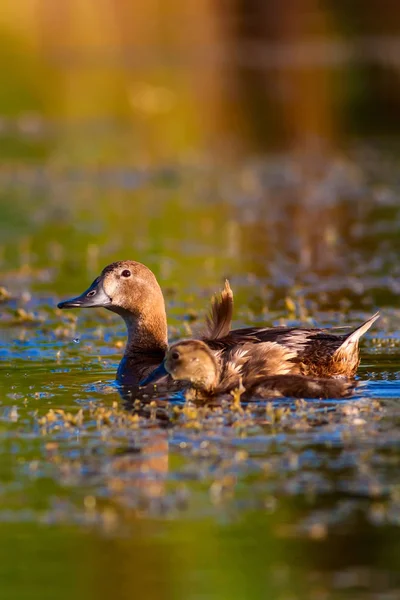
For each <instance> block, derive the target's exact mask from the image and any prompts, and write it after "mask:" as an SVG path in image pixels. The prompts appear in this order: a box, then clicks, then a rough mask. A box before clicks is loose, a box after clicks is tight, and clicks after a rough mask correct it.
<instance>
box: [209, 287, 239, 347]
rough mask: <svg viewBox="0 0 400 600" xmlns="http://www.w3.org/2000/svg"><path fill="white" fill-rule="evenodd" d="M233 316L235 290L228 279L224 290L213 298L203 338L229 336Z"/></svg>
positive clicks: (214, 338)
mask: <svg viewBox="0 0 400 600" xmlns="http://www.w3.org/2000/svg"><path fill="white" fill-rule="evenodd" d="M232 317H233V292H232V290H231V286H230V285H229V281H228V280H227V279H226V280H225V286H224V289H223V290H222V292H221V293H220V294H215V295H214V296H213V297H212V299H211V311H210V314H209V315H208V317H207V319H206V327H205V332H204V335H203V339H212V340H217V339H220V338H223V337H225V336H227V335H228V334H229V332H230V330H231V325H232Z"/></svg>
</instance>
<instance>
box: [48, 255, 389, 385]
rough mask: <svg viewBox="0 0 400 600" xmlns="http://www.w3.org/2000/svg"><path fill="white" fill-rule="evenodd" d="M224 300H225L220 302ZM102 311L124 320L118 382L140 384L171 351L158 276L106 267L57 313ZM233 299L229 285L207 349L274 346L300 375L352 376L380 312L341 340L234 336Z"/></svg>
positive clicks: (266, 333)
mask: <svg viewBox="0 0 400 600" xmlns="http://www.w3.org/2000/svg"><path fill="white" fill-rule="evenodd" d="M222 298H223V299H222ZM92 307H104V308H106V309H107V310H110V311H112V312H115V313H117V314H119V315H120V316H121V317H122V318H123V319H124V321H125V324H126V327H127V331H128V340H127V344H126V348H125V353H124V356H123V358H122V360H121V363H120V365H119V368H118V371H117V381H119V382H120V383H123V384H126V385H138V384H139V383H140V382H141V381H142V380H143V379H144V378H146V377H147V376H148V375H149V374H150V372H151V371H152V370H154V368H155V367H157V366H158V365H160V363H161V362H162V361H163V358H164V355H165V353H166V351H167V349H168V338H167V318H166V311H165V303H164V297H163V294H162V291H161V288H160V286H159V284H158V282H157V279H156V277H155V276H154V274H153V273H152V271H150V269H148V268H147V267H146V266H145V265H143V264H141V263H139V262H136V261H132V260H127V261H120V262H115V263H112V264H110V265H108V266H107V267H105V268H104V269H103V271H102V273H101V274H100V275H99V276H98V277H97V278H96V279H95V280H94V282H93V283H92V285H91V286H90V287H89V288H88V289H87V290H86V291H85V292H84V293H83V294H81V295H80V296H78V297H76V298H73V299H71V300H65V301H63V302H60V303H59V304H58V308H62V309H65V308H92ZM232 311H233V294H232V291H231V290H230V287H229V284H226V286H225V296H222V297H221V299H220V300H219V301H218V300H215V305H214V306H213V309H212V315H211V317H210V319H209V322H208V326H207V328H206V331H205V332H204V334H203V335H202V336H201V338H202V340H203V341H204V342H206V344H207V345H208V346H209V348H210V349H211V350H212V351H214V352H219V354H220V356H221V358H222V359H223V360H228V356H229V353H230V352H231V351H232V349H237V350H239V349H240V348H241V347H242V346H244V345H245V344H246V345H247V344H251V345H254V353H252V354H253V359H255V358H256V357H257V348H259V345H260V344H263V343H265V342H276V343H277V344H279V345H281V346H283V347H285V348H286V349H287V350H288V351H290V352H291V353H293V356H294V358H293V359H290V365H291V372H292V373H293V374H297V373H300V374H302V375H311V376H320V377H336V376H346V377H352V376H354V375H355V373H356V371H357V367H358V364H359V362H360V357H359V349H358V342H359V339H360V337H361V336H362V335H363V334H364V333H365V332H366V331H367V330H368V329H369V328H370V327H371V325H372V324H373V323H374V322H375V321H376V319H378V317H379V314H378V313H376V314H375V315H373V316H372V317H371V318H370V319H368V320H367V321H366V322H365V323H363V324H362V325H360V327H358V328H357V329H355V330H354V331H352V332H350V333H347V334H344V335H337V334H333V333H331V332H330V331H329V330H326V329H310V328H298V327H261V328H257V327H249V328H245V329H236V330H233V331H231V330H230V326H231V319H232Z"/></svg>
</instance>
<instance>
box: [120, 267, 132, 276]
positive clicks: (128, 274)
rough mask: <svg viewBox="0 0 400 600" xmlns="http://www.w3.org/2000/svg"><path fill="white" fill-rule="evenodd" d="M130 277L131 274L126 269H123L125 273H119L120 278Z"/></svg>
mask: <svg viewBox="0 0 400 600" xmlns="http://www.w3.org/2000/svg"><path fill="white" fill-rule="evenodd" d="M131 275H132V273H131V272H130V271H129V270H128V269H125V271H122V273H121V277H130V276H131Z"/></svg>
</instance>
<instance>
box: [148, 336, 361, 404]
mask: <svg viewBox="0 0 400 600" xmlns="http://www.w3.org/2000/svg"><path fill="white" fill-rule="evenodd" d="M264 344H265V345H267V344H268V345H269V346H270V348H269V349H267V348H265V349H264V351H265V352H266V353H270V354H272V355H273V354H274V353H278V354H279V352H280V347H279V345H278V344H276V342H265V343H264ZM254 348H255V347H254V346H252V347H249V348H248V349H247V350H244V349H237V350H234V351H232V352H231V353H230V357H229V360H223V359H222V358H221V353H214V352H212V350H210V348H209V346H208V345H207V344H206V343H204V342H202V341H200V340H184V341H181V342H177V343H176V344H173V345H172V346H171V347H170V348H169V350H168V351H167V353H166V355H165V359H164V362H163V367H164V369H165V371H166V372H167V373H169V375H170V376H171V377H172V378H173V379H174V380H175V381H181V382H185V381H186V382H187V383H188V384H189V385H190V386H192V387H193V388H194V389H196V390H197V392H198V394H199V395H200V396H202V397H204V398H207V397H209V398H210V397H214V396H221V395H223V394H227V393H230V392H232V391H234V390H235V389H239V390H241V391H242V396H243V397H244V398H249V397H253V396H258V397H262V398H271V397H295V398H343V397H347V396H349V395H351V393H352V390H353V388H354V383H351V382H349V381H347V380H344V379H326V378H325V379H324V378H317V377H313V378H308V377H304V376H303V375H292V374H283V373H281V374H274V375H271V371H270V369H269V368H268V367H265V363H264V365H263V364H262V363H259V364H258V368H254V367H255V364H254V362H253V357H252V353H253V351H254ZM150 378H151V376H150Z"/></svg>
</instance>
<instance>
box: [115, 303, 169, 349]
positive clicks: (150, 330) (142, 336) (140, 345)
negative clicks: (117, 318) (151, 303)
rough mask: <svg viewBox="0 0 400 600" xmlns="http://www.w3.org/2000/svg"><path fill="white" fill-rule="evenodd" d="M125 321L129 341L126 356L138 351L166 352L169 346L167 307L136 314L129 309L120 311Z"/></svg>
mask: <svg viewBox="0 0 400 600" xmlns="http://www.w3.org/2000/svg"><path fill="white" fill-rule="evenodd" d="M119 314H120V315H121V317H122V318H123V319H124V321H125V325H126V328H127V332H128V341H127V344H126V347H125V353H124V356H128V357H129V356H134V355H135V354H137V353H146V352H150V353H152V352H155V351H156V352H157V351H160V350H161V351H162V352H165V351H166V349H167V348H168V332H167V317H166V314H165V307H164V306H163V307H162V309H160V310H158V311H156V310H155V307H153V310H149V311H147V312H145V313H144V312H141V313H140V314H134V313H131V312H128V311H122V312H119Z"/></svg>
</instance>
